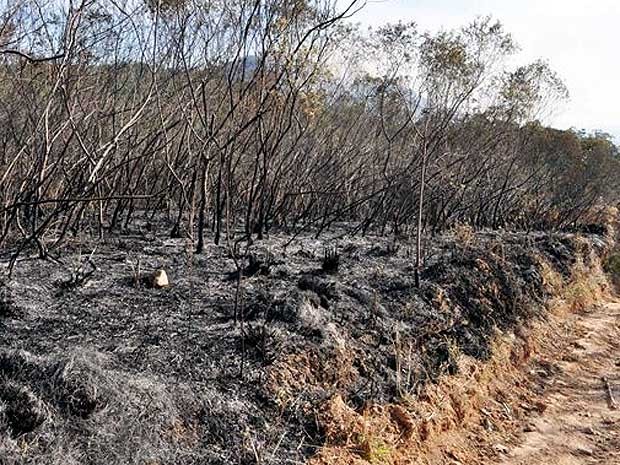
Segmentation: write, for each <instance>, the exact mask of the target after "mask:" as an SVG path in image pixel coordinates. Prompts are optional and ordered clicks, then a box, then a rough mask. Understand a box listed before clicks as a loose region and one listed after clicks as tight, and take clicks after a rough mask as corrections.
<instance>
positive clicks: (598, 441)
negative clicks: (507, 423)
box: [496, 301, 620, 465]
mask: <svg viewBox="0 0 620 465" xmlns="http://www.w3.org/2000/svg"><path fill="white" fill-rule="evenodd" d="M568 323H570V326H571V328H572V330H571V333H570V334H569V337H568V338H567V340H566V342H567V344H566V350H565V352H563V353H558V354H556V359H555V360H553V362H554V366H555V368H556V370H555V374H554V375H553V376H552V377H551V379H550V380H549V381H548V383H547V388H546V389H545V392H544V394H543V395H542V396H540V398H539V399H538V402H540V403H541V404H542V405H544V406H545V407H546V408H545V410H544V412H543V413H542V414H541V415H538V416H533V417H531V418H529V419H526V420H527V421H526V423H525V430H526V431H525V432H524V433H523V435H522V436H521V437H520V438H519V440H518V441H517V443H516V444H514V445H513V446H512V447H510V448H508V450H507V451H506V452H507V454H506V456H505V457H502V458H501V459H500V460H498V461H497V462H496V463H497V464H501V465H538V464H540V465H546V464H557V465H582V464H583V465H585V464H588V465H590V464H609V465H611V464H620V405H618V406H617V407H616V408H613V405H611V401H610V398H609V394H608V390H607V387H606V383H605V382H604V381H603V378H605V379H607V381H608V384H609V387H610V388H611V390H612V394H613V396H614V397H615V400H616V402H617V401H618V400H619V398H620V302H618V301H615V302H610V303H607V304H605V305H600V306H595V307H592V308H591V309H589V310H588V311H586V312H582V313H579V314H575V315H573V316H572V317H571V318H570V321H569V322H568Z"/></svg>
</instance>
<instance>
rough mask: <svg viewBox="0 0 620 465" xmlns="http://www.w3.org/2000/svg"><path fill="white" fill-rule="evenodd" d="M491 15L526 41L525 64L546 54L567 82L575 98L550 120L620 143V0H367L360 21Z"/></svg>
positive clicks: (464, 19)
mask: <svg viewBox="0 0 620 465" xmlns="http://www.w3.org/2000/svg"><path fill="white" fill-rule="evenodd" d="M339 2H340V3H341V4H344V3H345V2H346V0H339ZM349 3H350V2H349ZM486 15H491V16H492V17H493V18H495V19H498V20H500V21H501V22H502V23H503V24H504V26H505V29H506V31H508V32H510V33H511V34H512V35H513V38H514V39H515V41H516V42H517V43H518V44H519V45H520V47H521V51H520V53H519V55H518V57H517V60H518V62H519V63H521V62H522V63H528V62H531V61H534V60H536V59H538V58H543V59H545V60H547V61H548V62H549V64H550V66H551V68H552V69H553V70H554V71H556V72H557V73H558V74H559V75H560V77H561V78H562V79H563V80H564V83H565V84H566V86H567V87H568V90H569V92H570V100H569V101H568V102H567V103H565V104H564V105H563V106H562V108H559V109H558V110H557V111H556V113H555V115H554V116H552V117H551V119H550V120H549V121H547V123H548V124H550V125H551V126H554V127H557V128H560V129H568V128H571V127H574V128H577V129H582V128H583V129H587V130H597V129H598V130H603V131H605V132H608V133H610V134H612V135H613V136H615V140H616V142H617V143H620V0H517V1H515V0H366V6H365V7H364V8H363V9H362V11H360V12H358V13H357V14H356V15H355V17H354V18H353V20H354V21H356V22H360V23H361V24H362V25H363V26H366V25H369V26H377V25H380V24H383V23H385V22H398V21H403V22H407V21H415V22H416V23H417V24H418V28H419V29H420V30H422V31H425V30H429V31H436V30H438V29H441V28H444V29H448V28H452V27H458V26H461V25H464V24H467V23H468V22H470V21H471V20H473V19H474V18H475V17H476V16H486Z"/></svg>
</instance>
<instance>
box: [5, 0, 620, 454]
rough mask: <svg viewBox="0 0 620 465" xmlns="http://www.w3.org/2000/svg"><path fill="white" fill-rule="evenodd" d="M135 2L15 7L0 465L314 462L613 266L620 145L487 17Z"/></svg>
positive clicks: (350, 7) (325, 5) (291, 5)
mask: <svg viewBox="0 0 620 465" xmlns="http://www.w3.org/2000/svg"><path fill="white" fill-rule="evenodd" d="M121 3H122V2H120V3H119V2H114V1H109V2H103V1H94V0H80V1H73V2H54V1H49V2H47V1H39V0H17V1H15V0H0V264H1V265H2V266H3V268H5V271H6V273H3V275H2V277H1V278H0V336H1V337H0V464H2V465H4V463H7V464H13V463H16V464H17V463H50V464H55V463H56V464H74V463H75V464H121V463H122V464H129V463H132V464H133V463H135V464H147V463H152V464H154V463H158V464H167V463H170V464H173V463H174V464H190V463H196V464H208V463H213V464H219V463H238V464H251V463H254V464H257V465H258V464H268V463H299V462H303V461H305V460H307V459H308V458H309V457H311V456H313V455H314V454H315V453H316V451H317V448H318V447H320V445H321V444H322V443H323V441H324V440H325V435H324V431H323V429H322V427H321V424H320V421H319V420H318V419H319V418H320V416H321V409H322V406H323V405H324V403H325V402H326V401H327V400H328V399H330V398H331V397H332V396H334V395H336V394H338V395H340V396H342V398H343V399H344V401H345V402H346V403H347V404H348V405H350V406H353V407H354V408H362V407H363V406H367V405H370V404H372V403H377V402H379V403H381V402H394V401H398V400H402V399H404V398H409V399H410V398H415V396H416V395H418V393H419V392H420V391H421V389H422V387H423V386H424V385H425V384H427V383H432V382H435V381H436V380H437V379H438V378H439V377H441V376H442V375H444V374H446V373H454V372H456V371H457V370H458V366H459V365H458V359H459V357H461V356H467V357H473V358H475V359H477V360H485V359H487V358H489V357H490V355H491V349H492V340H493V337H494V335H495V334H496V333H497V332H498V331H500V332H501V331H511V330H514V329H515V328H518V327H520V326H521V325H523V324H526V323H527V321H529V320H530V319H532V318H537V317H542V316H544V314H545V303H546V301H547V299H548V298H549V297H552V296H553V295H554V293H555V292H556V291H559V288H562V287H565V286H569V283H570V282H571V281H572V280H573V279H575V276H579V277H583V275H584V274H587V273H588V272H590V271H591V272H592V274H595V273H594V272H595V271H596V270H598V267H599V265H600V262H601V261H603V262H604V266H605V269H606V271H608V272H610V273H617V274H619V275H620V271H618V268H619V265H618V263H620V261H619V260H618V255H617V254H614V253H613V252H612V250H613V241H614V227H615V226H616V222H617V219H618V218H617V217H618V211H617V209H616V208H615V207H614V206H615V205H617V204H618V202H619V200H620V198H619V192H620V190H619V187H620V185H619V183H620V176H618V174H619V173H620V170H619V168H620V156H619V153H618V149H617V147H616V146H615V145H614V143H613V142H612V139H611V137H610V136H609V135H607V134H605V133H601V132H594V133H587V132H584V131H576V130H558V129H553V128H549V127H546V126H545V125H544V124H543V123H541V122H540V121H544V119H545V116H546V114H548V113H549V112H552V111H553V110H554V109H555V108H556V107H557V105H558V104H560V103H561V102H563V101H564V100H565V99H566V98H568V92H567V89H566V88H565V87H564V85H563V83H562V81H561V80H560V78H559V77H558V76H557V75H556V74H555V73H554V72H553V71H552V70H551V69H550V68H549V66H548V65H547V64H546V63H545V62H544V61H537V62H534V63H532V64H530V65H524V66H520V67H517V68H513V67H511V66H510V63H511V60H510V58H511V57H512V56H513V55H514V53H516V51H517V45H516V43H515V42H514V40H513V38H512V37H511V35H510V34H509V33H508V32H506V31H505V30H504V28H503V26H502V25H501V24H500V23H499V22H496V21H494V20H493V19H491V18H478V19H476V20H474V21H473V22H472V23H471V24H468V25H464V26H463V27H461V28H458V29H455V30H444V31H442V32H438V33H433V34H431V33H427V32H424V31H422V30H419V28H418V27H417V26H416V25H415V24H413V23H399V24H392V25H385V26H383V27H380V28H377V29H372V30H368V31H365V30H362V29H361V28H358V27H355V26H353V25H352V24H351V22H350V21H349V19H350V18H355V12H356V11H357V10H358V9H359V8H360V7H362V2H360V1H356V0H349V1H348V2H338V6H336V4H335V3H334V2H329V1H322V0H321V1H319V0H294V1H293V0H259V1H246V0H241V1H236V2H228V1H223V0H222V1H219V0H216V1H203V0H183V1H178V0H167V1H154V0H148V1H143V2H141V1H136V2H129V5H128V6H123V5H122V4H121ZM162 270H165V272H166V273H167V275H166V276H168V275H169V276H170V278H171V282H170V283H166V284H165V285H162V286H159V285H158V284H157V283H156V282H155V280H154V279H155V278H154V277H155V273H156V272H161V271H162ZM592 286H594V284H593V285H592ZM571 289H572V291H571V292H573V295H572V297H571V298H572V299H574V302H575V306H578V305H579V302H581V301H582V300H584V299H585V297H584V294H587V293H588V292H591V291H592V289H591V288H590V287H588V286H585V287H582V288H571Z"/></svg>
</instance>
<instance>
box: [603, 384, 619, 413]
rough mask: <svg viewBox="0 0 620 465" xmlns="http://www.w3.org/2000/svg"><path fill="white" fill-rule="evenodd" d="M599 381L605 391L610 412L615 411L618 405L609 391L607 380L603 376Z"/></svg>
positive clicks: (609, 386)
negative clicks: (601, 382)
mask: <svg viewBox="0 0 620 465" xmlns="http://www.w3.org/2000/svg"><path fill="white" fill-rule="evenodd" d="M601 379H602V380H603V384H604V385H605V390H606V391H607V401H608V402H609V408H610V409H611V410H616V409H617V408H618V404H617V403H616V399H614V393H613V391H612V390H611V384H609V380H608V379H607V377H606V376H603V377H602V378H601Z"/></svg>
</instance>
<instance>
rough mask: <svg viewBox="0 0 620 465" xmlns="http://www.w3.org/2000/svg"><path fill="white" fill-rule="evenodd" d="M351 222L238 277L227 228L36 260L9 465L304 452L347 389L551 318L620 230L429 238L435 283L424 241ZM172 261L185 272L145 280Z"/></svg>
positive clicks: (225, 460) (22, 276)
mask: <svg viewBox="0 0 620 465" xmlns="http://www.w3.org/2000/svg"><path fill="white" fill-rule="evenodd" d="M340 235H341V234H340V232H338V231H337V232H332V233H326V234H324V235H323V236H321V237H320V238H319V239H316V238H315V237H314V236H312V235H310V234H308V235H305V236H300V237H297V238H295V239H294V240H293V241H292V242H291V243H290V244H288V242H289V241H290V239H291V238H290V236H286V235H284V234H282V235H280V234H273V235H271V236H270V237H269V238H267V239H265V240H262V241H257V242H256V243H255V244H253V245H252V246H251V247H249V249H248V250H249V254H248V256H247V257H246V258H244V259H242V260H241V262H240V265H241V266H242V267H243V268H244V269H245V272H244V274H243V276H242V278H241V279H240V280H238V279H237V274H236V272H235V271H236V266H235V260H233V258H232V256H231V253H230V249H229V247H228V246H227V245H226V244H223V245H221V246H215V245H213V244H212V243H210V245H208V246H207V248H206V250H205V252H204V253H203V254H200V255H196V254H194V253H193V248H192V247H191V245H190V244H188V242H187V241H186V240H185V239H169V238H167V237H166V236H165V235H163V234H162V235H161V236H159V235H156V234H153V233H151V232H144V233H140V232H133V233H127V234H125V235H121V236H118V237H114V238H112V239H107V240H105V241H92V240H91V241H74V242H72V243H71V244H69V245H68V246H67V248H66V250H65V251H64V252H63V253H62V254H61V255H60V259H61V260H62V262H57V261H55V260H49V261H42V260H35V259H32V260H22V261H20V262H19V263H18V264H17V265H16V268H15V270H14V273H13V277H12V279H10V280H8V279H6V278H3V280H2V283H1V284H0V464H2V465H4V464H5V463H6V464H11V463H48V464H53V463H57V464H73V463H75V464H121V463H122V464H130V463H131V464H134V463H135V464H190V463H196V464H198V463H199V464H210V463H213V464H231V463H232V464H235V463H238V464H252V463H256V464H258V463H260V464H269V463H274V464H275V463H278V464H287V463H303V462H304V461H305V460H306V459H307V458H308V457H309V456H311V455H312V454H313V453H314V452H315V451H316V448H317V447H320V445H321V444H322V440H323V438H322V431H321V425H320V424H319V422H318V420H317V418H318V417H319V415H318V414H319V412H320V410H321V407H322V405H323V404H324V402H325V401H326V400H328V399H329V398H331V397H332V396H333V395H334V394H336V393H338V394H341V395H342V396H343V398H344V399H345V401H346V402H347V403H348V404H349V405H351V406H354V407H361V406H363V405H364V404H367V403H369V402H387V401H393V400H395V399H398V398H400V397H402V396H405V395H407V396H415V394H416V393H417V392H418V390H419V389H420V387H421V386H422V385H423V384H424V383H427V382H432V381H433V379H435V378H436V377H437V376H438V375H440V374H442V373H445V372H453V371H454V370H456V369H457V364H456V363H455V360H456V357H457V356H458V355H459V354H462V353H464V354H467V355H470V356H473V357H476V358H481V359H483V358H485V357H488V355H489V350H490V341H491V338H492V337H493V335H494V334H495V332H496V331H497V329H499V330H506V329H510V328H512V327H514V326H516V325H519V324H521V323H523V322H524V321H525V320H527V319H529V318H532V317H538V316H544V302H545V299H546V297H547V292H548V289H549V286H548V284H549V283H546V282H545V280H546V279H547V275H548V274H549V272H554V273H556V272H557V273H559V274H560V275H562V276H564V277H565V278H567V277H568V276H569V275H570V274H571V272H572V269H573V267H574V265H575V264H576V263H580V262H582V263H583V264H584V266H585V267H586V268H587V267H588V266H592V265H593V264H594V263H595V262H596V261H597V259H599V258H600V257H601V256H604V255H605V254H606V253H607V251H608V249H609V247H610V242H611V241H610V240H608V239H606V238H605V237H604V236H599V235H593V234H589V235H588V234H586V235H575V234H564V233H563V234H560V233H557V234H542V233H530V234H525V233H509V232H481V233H476V234H470V233H469V232H467V231H466V234H463V233H462V232H461V233H459V234H448V235H444V236H441V237H433V238H428V239H427V240H426V245H427V247H426V249H427V252H426V254H425V266H424V271H423V273H422V285H421V287H420V288H419V289H418V288H416V287H415V284H414V267H413V262H414V257H413V250H414V249H413V243H412V242H411V243H409V242H408V241H407V240H399V241H396V242H395V241H394V240H393V239H389V238H385V237H376V236H373V237H364V238H360V237H353V238H346V237H345V238H342V237H340ZM334 247H336V249H337V252H338V257H339V266H338V269H337V271H332V272H325V271H323V270H322V262H323V259H324V253H325V250H331V249H333V248H334ZM250 256H251V257H252V258H251V260H250ZM89 258H90V260H91V261H92V263H93V264H94V265H95V266H96V270H95V271H94V272H93V273H92V275H91V276H90V277H89V279H87V280H86V281H85V282H84V283H77V285H74V281H75V280H73V278H74V277H75V276H76V270H78V269H79V268H80V267H82V270H83V271H89V270H91V269H92V267H90V265H88V264H87V260H88V259H89ZM8 259H9V257H8V255H5V256H3V257H2V260H1V263H0V264H2V265H3V266H5V265H6V264H7V263H8ZM160 268H163V269H165V270H166V272H167V274H168V276H169V278H170V282H171V286H170V287H169V288H165V289H155V288H151V287H149V286H146V285H143V284H144V283H142V285H139V286H136V279H135V278H136V275H137V271H138V269H139V270H140V276H143V277H148V275H149V274H150V273H152V272H153V271H155V270H157V269H160ZM77 276H79V273H78V274H77ZM140 281H141V282H142V281H144V280H140ZM237 286H239V289H238V292H237ZM235 316H236V317H235Z"/></svg>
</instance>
